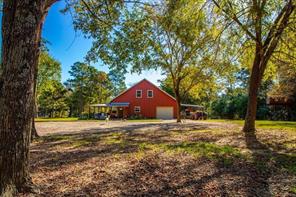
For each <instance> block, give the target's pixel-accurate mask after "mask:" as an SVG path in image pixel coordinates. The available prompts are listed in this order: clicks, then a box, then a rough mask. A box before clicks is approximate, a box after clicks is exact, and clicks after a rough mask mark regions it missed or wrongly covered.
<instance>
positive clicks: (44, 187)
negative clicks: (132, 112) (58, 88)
mask: <svg viewBox="0 0 296 197" xmlns="http://www.w3.org/2000/svg"><path fill="white" fill-rule="evenodd" d="M221 122H223V124H221ZM264 122H266V121H264ZM224 123H225V124H224ZM229 123H233V121H231V122H229ZM234 123H238V124H228V121H225V120H219V121H217V122H214V121H213V120H209V121H206V122H203V123H202V124H201V123H199V121H190V122H189V121H187V122H186V123H182V124H177V123H165V122H162V123H161V124H157V123H154V124H135V123H132V122H131V123H129V121H126V123H125V124H124V125H123V124H122V123H120V122H116V121H114V122H110V123H100V124H97V123H95V122H84V121H82V122H79V126H81V128H82V129H81V131H80V132H78V130H77V129H78V128H77V129H76V126H73V125H72V124H77V123H75V122H72V123H71V122H69V123H67V124H65V123H63V122H61V123H58V122H57V123H56V124H55V125H54V126H55V127H56V126H59V125H60V127H61V132H62V131H64V130H65V127H66V125H68V126H70V125H72V127H73V128H74V129H75V132H73V133H71V132H69V133H66V134H50V135H46V136H43V137H41V138H39V139H38V140H36V141H34V142H33V143H32V146H31V176H32V179H33V181H34V183H35V184H36V185H37V186H38V187H39V188H40V191H41V193H40V196H295V195H296V190H295V188H296V143H295V142H296V132H286V131H285V130H282V129H281V128H282V127H278V126H275V125H277V124H275V123H272V122H270V124H269V125H270V127H269V126H268V123H263V122H261V121H260V123H262V125H261V126H260V128H261V129H260V130H258V132H257V140H254V141H252V142H251V144H253V145H254V146H250V142H248V143H247V142H246V141H245V138H244V135H243V134H242V132H241V131H240V130H241V129H240V128H241V123H240V122H239V121H234ZM257 124H258V122H257ZM40 125H41V126H43V127H40V128H47V129H48V127H50V126H52V123H47V122H39V123H38V124H37V127H38V126H40ZM77 125H78V124H77ZM72 127H71V128H72ZM270 128H272V130H270ZM278 128H280V129H278ZM37 129H38V128H37ZM40 132H41V133H42V131H40Z"/></svg>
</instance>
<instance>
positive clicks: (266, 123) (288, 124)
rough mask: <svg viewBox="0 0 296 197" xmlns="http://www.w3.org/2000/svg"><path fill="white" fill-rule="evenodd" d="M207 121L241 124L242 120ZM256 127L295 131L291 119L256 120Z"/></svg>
mask: <svg viewBox="0 0 296 197" xmlns="http://www.w3.org/2000/svg"><path fill="white" fill-rule="evenodd" d="M206 121H207V122H223V123H234V124H238V125H240V126H242V125H243V124H244V120H227V119H209V120H206ZM256 126H257V128H264V129H280V130H281V129H288V130H293V131H295V132H296V122H293V121H271V120H256Z"/></svg>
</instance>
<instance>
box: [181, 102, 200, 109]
mask: <svg viewBox="0 0 296 197" xmlns="http://www.w3.org/2000/svg"><path fill="white" fill-rule="evenodd" d="M181 106H182V107H193V108H198V109H203V108H204V107H203V106H200V105H193V104H183V103H182V104H181Z"/></svg>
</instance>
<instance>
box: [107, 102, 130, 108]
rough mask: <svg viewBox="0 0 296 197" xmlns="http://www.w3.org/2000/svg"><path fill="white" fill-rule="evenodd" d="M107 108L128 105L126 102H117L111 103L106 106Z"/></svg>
mask: <svg viewBox="0 0 296 197" xmlns="http://www.w3.org/2000/svg"><path fill="white" fill-rule="evenodd" d="M108 106H109V107H128V106H129V103H128V102H123V103H119V102H112V103H109V104H108Z"/></svg>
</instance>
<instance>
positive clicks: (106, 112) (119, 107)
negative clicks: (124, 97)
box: [89, 102, 129, 120]
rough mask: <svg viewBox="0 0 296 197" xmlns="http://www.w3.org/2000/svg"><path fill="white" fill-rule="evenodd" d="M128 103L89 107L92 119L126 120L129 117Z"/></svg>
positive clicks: (100, 104)
mask: <svg viewBox="0 0 296 197" xmlns="http://www.w3.org/2000/svg"><path fill="white" fill-rule="evenodd" d="M128 108H129V103H128V102H111V103H106V104H105V103H99V104H91V105H89V114H90V117H93V118H94V119H100V120H105V119H106V118H107V117H109V118H111V119H126V118H127V117H128Z"/></svg>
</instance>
